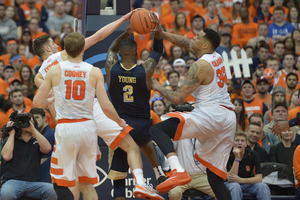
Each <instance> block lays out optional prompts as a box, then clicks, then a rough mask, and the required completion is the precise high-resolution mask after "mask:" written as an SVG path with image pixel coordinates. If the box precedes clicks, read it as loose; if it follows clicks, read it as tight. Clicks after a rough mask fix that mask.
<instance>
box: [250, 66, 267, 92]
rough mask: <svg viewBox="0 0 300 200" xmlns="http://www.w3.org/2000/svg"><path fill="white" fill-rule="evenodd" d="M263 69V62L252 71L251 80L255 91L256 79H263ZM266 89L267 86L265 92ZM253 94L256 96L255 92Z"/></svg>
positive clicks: (264, 67)
mask: <svg viewBox="0 0 300 200" xmlns="http://www.w3.org/2000/svg"><path fill="white" fill-rule="evenodd" d="M265 69H266V65H265V64H264V63H260V64H259V65H257V66H256V69H255V71H254V72H253V73H252V82H253V84H254V85H255V87H256V91H258V89H257V81H258V79H260V81H261V79H264V77H263V74H264V71H265ZM264 81H268V80H267V79H266V80H264ZM268 89H269V88H267V92H268ZM254 96H257V93H256V94H255V95H254Z"/></svg>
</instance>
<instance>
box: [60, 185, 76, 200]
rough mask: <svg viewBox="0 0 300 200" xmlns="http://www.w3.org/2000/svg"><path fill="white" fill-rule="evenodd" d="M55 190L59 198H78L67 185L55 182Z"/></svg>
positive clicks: (65, 199)
mask: <svg viewBox="0 0 300 200" xmlns="http://www.w3.org/2000/svg"><path fill="white" fill-rule="evenodd" d="M54 190H55V192H56V195H57V200H77V199H76V198H74V195H73V193H72V192H71V190H70V189H69V188H67V187H63V186H58V185H57V184H55V183H54ZM78 199H79V198H78Z"/></svg>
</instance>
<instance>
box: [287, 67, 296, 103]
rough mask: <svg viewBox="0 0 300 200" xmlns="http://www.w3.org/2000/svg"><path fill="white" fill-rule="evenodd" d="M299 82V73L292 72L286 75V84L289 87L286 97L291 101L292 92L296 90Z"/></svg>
mask: <svg viewBox="0 0 300 200" xmlns="http://www.w3.org/2000/svg"><path fill="white" fill-rule="evenodd" d="M297 84H298V76H297V74H295V73H293V72H290V73H288V75H287V76H286V85H287V87H286V88H285V91H286V99H287V100H288V101H289V100H290V97H291V95H292V93H293V92H294V91H296V86H297Z"/></svg>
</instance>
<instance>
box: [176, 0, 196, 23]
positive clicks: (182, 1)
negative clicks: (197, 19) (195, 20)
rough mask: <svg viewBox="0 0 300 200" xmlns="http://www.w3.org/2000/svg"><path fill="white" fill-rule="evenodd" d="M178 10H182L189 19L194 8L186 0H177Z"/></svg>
mask: <svg viewBox="0 0 300 200" xmlns="http://www.w3.org/2000/svg"><path fill="white" fill-rule="evenodd" d="M179 10H180V11H181V12H183V13H184V14H185V16H187V17H188V18H189V19H191V17H192V15H193V11H194V8H193V7H192V6H191V4H190V3H189V2H187V1H186V0H179Z"/></svg>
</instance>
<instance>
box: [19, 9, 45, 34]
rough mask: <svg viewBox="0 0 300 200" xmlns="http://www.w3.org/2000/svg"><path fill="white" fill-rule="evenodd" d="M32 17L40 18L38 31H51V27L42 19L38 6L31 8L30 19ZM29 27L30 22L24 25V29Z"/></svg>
mask: <svg viewBox="0 0 300 200" xmlns="http://www.w3.org/2000/svg"><path fill="white" fill-rule="evenodd" d="M31 18H37V19H38V20H39V25H38V26H39V28H38V32H45V33H49V29H48V27H47V26H46V24H45V23H44V22H42V21H41V14H40V12H39V10H38V9H37V8H32V9H31V10H30V19H31ZM26 28H28V24H25V25H24V27H23V30H24V29H26Z"/></svg>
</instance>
